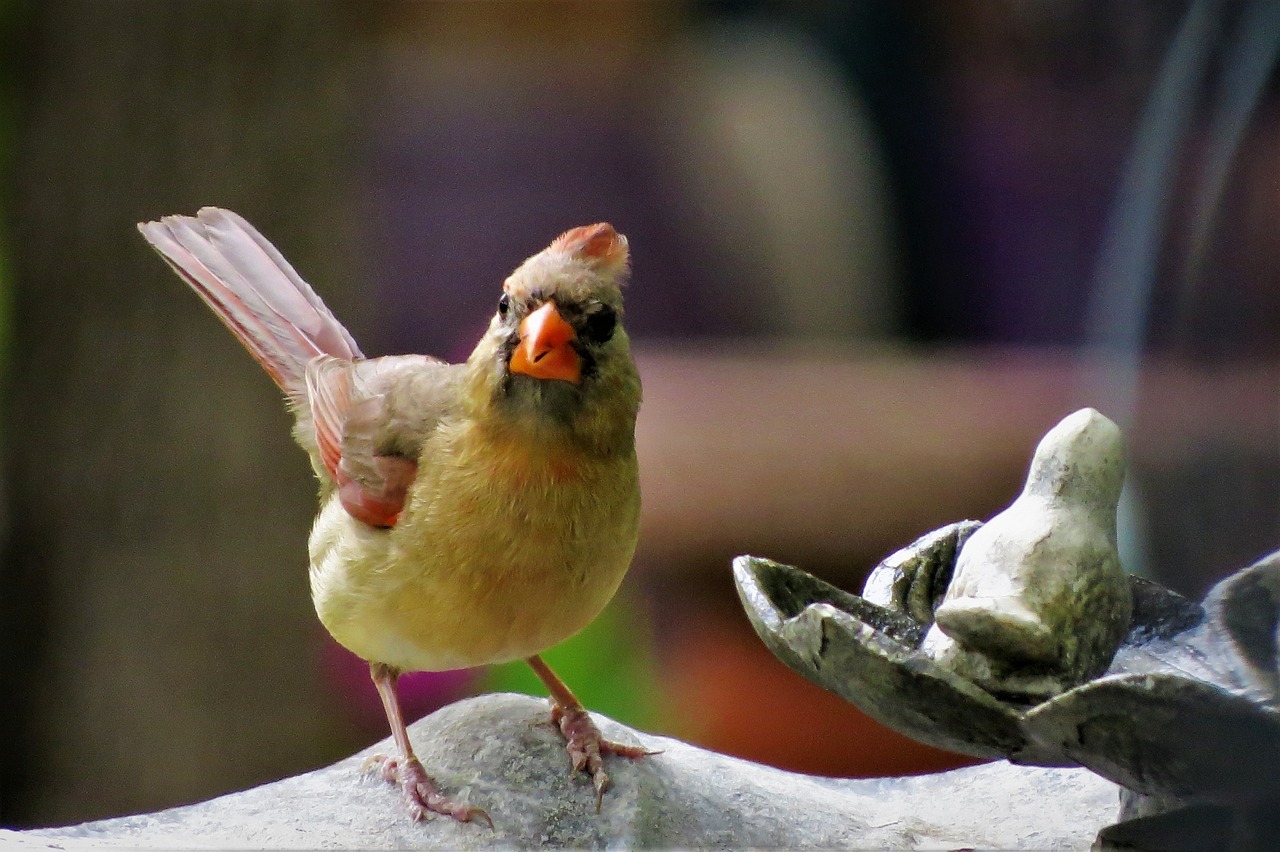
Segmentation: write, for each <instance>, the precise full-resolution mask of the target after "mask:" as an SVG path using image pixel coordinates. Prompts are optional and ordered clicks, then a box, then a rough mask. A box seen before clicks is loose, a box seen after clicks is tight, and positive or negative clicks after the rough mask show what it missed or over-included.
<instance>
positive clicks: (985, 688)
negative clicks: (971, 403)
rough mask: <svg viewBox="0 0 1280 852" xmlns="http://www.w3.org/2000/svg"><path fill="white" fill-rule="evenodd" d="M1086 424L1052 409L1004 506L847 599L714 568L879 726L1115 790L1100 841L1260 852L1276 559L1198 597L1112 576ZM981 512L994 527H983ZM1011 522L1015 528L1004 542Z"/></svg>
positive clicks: (769, 566)
mask: <svg viewBox="0 0 1280 852" xmlns="http://www.w3.org/2000/svg"><path fill="white" fill-rule="evenodd" d="M1103 420H1105V418H1101V415H1097V413H1096V412H1091V411H1088V410H1086V411H1084V412H1077V413H1076V414H1073V415H1071V416H1070V417H1068V418H1067V419H1066V420H1064V421H1063V423H1062V424H1059V426H1058V427H1055V429H1054V430H1052V431H1051V432H1050V433H1049V434H1048V435H1046V437H1045V440H1044V441H1042V442H1041V445H1040V448H1039V449H1038V450H1037V454H1036V460H1035V462H1033V464H1032V467H1031V473H1030V476H1029V477H1028V480H1029V481H1028V485H1027V488H1026V489H1025V490H1024V492H1023V494H1022V495H1021V496H1020V497H1019V498H1018V500H1017V501H1015V502H1014V504H1013V505H1012V506H1011V507H1010V508H1009V509H1008V510H1006V511H1005V512H1002V513H1001V514H1000V515H997V516H996V517H995V518H993V519H992V520H991V521H990V522H989V523H988V524H987V525H985V526H984V525H983V524H981V523H979V522H976V521H963V522H960V523H956V524H951V525H949V526H947V527H943V528H942V529H939V530H937V531H935V532H932V533H929V534H927V535H925V536H923V537H921V538H920V539H919V540H917V541H916V542H914V543H912V544H911V545H909V546H908V547H906V548H903V549H902V550H900V551H898V552H896V553H894V554H893V555H892V556H890V557H888V558H887V559H885V560H884V561H883V562H881V563H880V564H879V565H878V566H877V567H876V568H875V569H873V571H872V572H871V574H870V575H869V576H868V578H867V581H866V584H865V586H864V588H863V593H862V595H861V596H859V595H853V594H850V593H848V592H845V591H843V590H841V589H838V588H835V587H834V586H831V585H830V584H828V583H825V582H823V581H822V580H819V579H818V578H816V577H813V576H811V575H809V574H806V573H805V572H803V571H800V570H799V569H796V568H792V567H790V566H786V565H780V564H778V563H775V562H771V561H769V560H766V559H758V558H755V557H749V556H747V557H739V558H738V559H737V560H735V563H734V573H735V581H736V583H737V586H738V592H739V596H740V597H741V599H742V602H743V605H744V607H745V609H746V611H747V615H748V617H749V618H750V619H751V621H752V623H753V625H754V626H755V628H756V631H757V633H758V634H759V635H760V636H761V638H762V639H763V640H764V641H765V643H766V644H767V645H768V646H769V648H770V650H772V651H773V652H774V653H775V654H776V655H777V656H778V657H779V658H780V659H781V660H782V661H783V662H785V663H786V664H787V665H789V666H790V667H791V668H793V669H795V670H796V671H798V672H800V673H801V674H803V675H805V676H806V677H808V678H809V679H810V680H813V681H815V682H816V683H819V684H820V685H822V686H825V687H826V688H828V689H830V690H832V691H833V692H836V693H837V694H839V695H841V696H842V697H844V698H845V699H847V700H849V701H851V702H852V703H854V704H856V705H857V706H858V707H860V708H861V709H862V710H863V711H864V712H866V713H867V714H868V715H870V716H872V717H873V718H875V719H877V720H879V721H880V722H882V723H883V724H885V725H887V726H889V727H892V728H895V729H896V730H898V731H901V732H902V733H905V734H907V735H908V736H911V737H914V738H915V739H918V740H920V741H922V742H926V743H930V744H932V745H936V746H939V747H942V748H946V749H950V750H952V751H956V752H960V753H964V754H970V755H975V756H979V757H987V758H1007V759H1009V760H1010V761H1013V762H1015V763H1023V764H1035V765H1041V766H1069V765H1081V766H1085V767H1088V768H1089V769H1091V770H1093V771H1094V772H1097V773H1098V774H1100V775H1102V776H1103V777H1105V778H1108V779H1110V780H1113V781H1115V782H1116V783H1118V784H1120V785H1122V786H1123V787H1124V788H1126V798H1125V808H1124V810H1123V811H1122V816H1123V817H1125V818H1126V819H1128V821H1127V822H1125V823H1123V824H1122V825H1119V826H1113V827H1112V828H1110V829H1108V830H1107V831H1106V832H1104V833H1103V836H1102V840H1103V842H1104V845H1106V844H1119V845H1125V844H1134V845H1136V847H1138V848H1141V847H1143V846H1152V847H1159V848H1165V847H1167V848H1229V847H1234V848H1259V847H1261V848H1266V847H1268V846H1270V845H1272V841H1274V842H1275V846H1276V848H1280V665H1278V663H1277V633H1278V632H1280V553H1276V554H1272V555H1271V556H1268V557H1266V558H1265V559H1263V560H1262V561H1260V562H1258V563H1257V564H1255V565H1253V566H1250V567H1249V568H1246V569H1244V570H1242V571H1239V572H1237V573H1236V574H1234V575H1232V576H1230V577H1228V578H1226V579H1225V580H1223V581H1222V582H1220V583H1219V584H1218V585H1217V586H1215V587H1214V588H1213V589H1212V590H1211V591H1210V593H1209V594H1208V595H1207V596H1206V597H1205V600H1204V601H1203V603H1202V604H1196V603H1193V602H1191V601H1188V600H1186V599H1185V598H1183V597H1181V596H1179V595H1177V594H1175V593H1173V592H1171V591H1169V590H1167V589H1165V588H1163V587H1162V586H1160V585H1158V584H1156V583H1152V582H1150V581H1147V580H1143V579H1141V578H1137V577H1124V576H1123V575H1121V574H1119V573H1118V561H1117V560H1116V559H1115V557H1114V542H1115V537H1114V515H1115V498H1116V497H1117V496H1118V492H1119V475H1118V473H1117V470H1116V466H1117V465H1121V464H1122V463H1123V462H1122V460H1121V457H1120V456H1119V455H1118V451H1119V442H1118V431H1117V432H1113V431H1112V430H1113V429H1114V427H1113V426H1110V425H1109V421H1108V422H1106V423H1104V422H1102V421H1103ZM1090 424H1092V425H1090ZM1090 433H1092V437H1082V436H1089V435H1090ZM1095 438H1097V439H1100V440H1095ZM1046 450H1048V452H1046ZM1064 450H1065V453H1064V452H1063V451H1064ZM1042 463H1044V467H1042ZM1045 482H1051V483H1054V485H1053V489H1051V490H1053V491H1054V493H1055V494H1067V493H1069V494H1071V495H1073V497H1075V498H1077V499H1076V502H1077V504H1078V503H1079V502H1080V501H1079V499H1078V498H1080V497H1081V496H1083V497H1084V502H1085V503H1090V502H1091V503H1092V504H1093V505H1091V506H1086V507H1085V508H1083V509H1080V508H1079V507H1078V505H1077V508H1076V510H1075V511H1074V513H1068V512H1067V510H1065V509H1064V508H1063V507H1062V506H1061V505H1059V506H1056V507H1055V506H1054V505H1053V500H1051V499H1046V498H1045V496H1044V495H1038V494H1037V493H1036V492H1037V490H1038V489H1039V487H1040V486H1041V484H1043V483H1045ZM1028 495H1031V499H1028ZM1049 496H1052V495H1049ZM1037 514H1038V515H1039V517H1038V518H1037V517H1035V516H1036V515H1037ZM1019 515H1022V516H1023V517H1022V518H1019V517H1018V516H1019ZM1027 515H1031V516H1032V517H1031V518H1027V517H1026V516H1027ZM1010 518H1012V519H1013V521H1015V522H1017V523H1013V522H1011V521H1010ZM1046 523H1047V524H1048V526H1047V527H1046V526H1045V524H1046ZM1054 523H1057V524H1059V526H1053V524H1054ZM997 524H999V525H1000V526H1005V525H1006V524H1008V525H1009V526H1012V527H1013V529H1008V528H1006V529H1005V530H1000V529H997V530H996V531H995V533H987V532H986V531H987V528H988V527H990V526H996V525H997ZM1062 525H1066V526H1067V527H1068V528H1069V527H1071V526H1073V525H1074V526H1075V530H1074V532H1070V534H1064V533H1063V531H1062ZM1019 529H1021V530H1022V531H1024V532H1029V533H1031V534H1030V535H1028V536H1027V537H1025V538H1023V539H1021V541H1019V537H1018V534H1017V533H1018V531H1019ZM1037 529H1038V530H1040V531H1041V532H1039V533H1037V532H1035V531H1036V530H1037ZM1002 539H1003V540H1004V543H1003V544H1002V543H1001V541H1002ZM1100 539H1106V540H1107V545H1106V546H1103V545H1102V544H1100ZM1073 540H1075V541H1078V542H1079V543H1080V544H1079V548H1078V549H1077V550H1075V552H1074V554H1073V553H1072V549H1071V548H1070V547H1066V546H1065V545H1066V544H1068V543H1070V542H1071V541H1073ZM1009 541H1012V542H1013V543H1012V544H1010V543H1009ZM1046 542H1047V543H1046ZM1046 551H1052V552H1053V553H1054V556H1053V557H1052V559H1050V564H1048V565H1045V564H1038V563H1037V560H1039V559H1041V558H1042V557H1043V555H1044V553H1045V552H1046ZM1018 554H1021V555H1022V558H1014V556H1016V555H1018ZM1033 580H1034V582H1033ZM1118 580H1119V581H1122V583H1123V586H1124V587H1125V588H1121V587H1119V586H1118V585H1117V581H1118ZM1073 594H1078V595H1080V597H1081V598H1083V599H1085V600H1087V601H1088V603H1086V604H1083V605H1079V604H1077V603H1074V602H1073V601H1072V600H1071V596H1072V595H1073ZM961 603H963V606H959V605H960V604H961ZM952 606H958V607H959V608H958V609H957V610H956V611H957V612H962V613H964V615H963V616H962V617H961V618H960V625H959V626H958V627H957V623H956V621H955V619H954V618H952V617H951V616H950V615H944V613H946V612H948V609H949V607H952ZM974 612H978V613H979V615H976V616H974V615H972V613H974ZM1117 621H1118V625H1117ZM1044 634H1047V635H1048V637H1050V638H1048V639H1046V638H1045V635H1044ZM1068 634H1071V635H1068ZM1036 635H1039V636H1040V638H1038V639H1030V640H1029V641H1027V642H1025V643H1024V640H1027V638H1028V637H1029V636H1036ZM993 637H994V638H993ZM1028 647H1031V648H1034V649H1035V650H1034V651H1027V650H1026V649H1027V648H1028Z"/></svg>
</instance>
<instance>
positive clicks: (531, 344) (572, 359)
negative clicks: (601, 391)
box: [509, 302, 582, 385]
mask: <svg viewBox="0 0 1280 852" xmlns="http://www.w3.org/2000/svg"><path fill="white" fill-rule="evenodd" d="M576 336H577V335H576V334H574V331H573V326H571V325H569V323H567V322H565V320H564V317H562V316H560V312H559V311H558V310H556V303H555V302H547V303H546V304H545V305H543V306H542V307H540V308H538V309H537V310H536V311H534V312H533V313H531V314H529V316H527V317H525V318H524V320H523V321H522V322H521V323H520V345H518V346H517V347H516V350H515V352H512V353H511V363H510V365H509V366H510V369H511V372H513V373H524V374H525V375H526V376H532V377H533V378H535V379H559V380H560V381H564V382H572V383H573V384H575V385H576V384H577V383H578V382H579V381H580V380H581V379H582V359H581V358H579V357H578V353H577V352H574V351H573V347H572V346H570V345H569V344H570V343H572V342H573V339H574V338H575V337H576Z"/></svg>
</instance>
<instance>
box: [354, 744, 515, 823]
mask: <svg viewBox="0 0 1280 852" xmlns="http://www.w3.org/2000/svg"><path fill="white" fill-rule="evenodd" d="M374 768H377V770H378V774H379V775H381V776H382V778H383V779H384V780H385V781H388V782H390V783H392V784H395V785H397V786H398V787H399V788H400V793H401V795H402V796H404V801H405V805H406V806H407V807H408V809H409V816H410V818H412V819H413V821H414V822H421V821H422V820H424V819H426V818H427V815H428V814H432V813H436V814H442V815H444V816H448V817H452V818H453V819H455V820H457V821H458V822H474V821H477V820H483V821H484V822H486V823H488V824H489V828H490V830H492V829H493V820H492V819H491V818H490V817H489V815H488V814H487V813H485V811H484V809H482V808H477V807H474V806H472V805H464V804H460V803H458V802H455V801H453V800H452V799H450V798H449V797H448V796H446V795H444V794H443V793H441V792H440V790H439V789H437V788H436V785H435V782H434V781H432V780H431V777H430V776H429V775H427V771H426V770H425V769H423V768H422V763H421V762H419V760H418V759H417V758H416V757H411V758H409V759H407V760H405V759H403V758H398V757H388V756H387V755H385V754H375V755H374V756H373V757H371V758H369V759H368V760H366V761H365V762H364V770H365V771H366V772H368V771H370V770H373V769H374Z"/></svg>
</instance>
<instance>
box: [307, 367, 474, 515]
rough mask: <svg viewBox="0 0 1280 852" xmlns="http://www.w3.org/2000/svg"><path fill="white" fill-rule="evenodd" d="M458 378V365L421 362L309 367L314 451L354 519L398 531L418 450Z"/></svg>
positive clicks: (454, 390) (445, 409) (442, 414)
mask: <svg viewBox="0 0 1280 852" xmlns="http://www.w3.org/2000/svg"><path fill="white" fill-rule="evenodd" d="M460 376H461V366H460V365H454V364H446V363H444V362H443V361H439V360H437V359H435V358H431V357H429V356H426V355H396V356H389V357H385V358H373V359H370V360H367V361H355V362H352V361H347V360H344V359H339V358H330V357H324V356H322V357H320V358H316V359H314V360H313V361H312V362H311V363H310V364H308V365H307V373H306V382H307V397H308V400H309V402H310V408H311V420H312V429H313V431H314V435H315V442H316V446H317V451H318V454H319V457H320V460H321V462H322V463H323V464H324V467H325V468H326V470H328V472H329V474H330V476H332V477H333V479H334V481H335V482H336V483H337V485H338V495H339V498H340V499H341V500H342V505H343V506H344V507H345V508H346V510H347V511H348V512H349V513H350V514H351V515H352V517H355V518H357V519H358V520H361V521H364V522H365V523H367V524H370V525H372V526H377V527H391V526H395V523H396V521H397V520H398V519H399V517H400V513H401V511H403V509H404V504H405V500H406V498H407V495H408V490H409V486H410V485H411V484H412V483H413V479H414V477H415V476H416V475H417V471H418V456H419V454H420V453H421V451H422V446H423V444H424V443H425V442H426V440H427V438H428V437H430V435H431V433H432V432H434V431H435V429H436V427H437V426H438V425H439V423H440V421H441V419H442V418H444V417H445V416H446V415H447V414H448V413H449V412H450V410H451V409H452V407H453V405H454V401H455V400H456V399H457V384H458V380H459V378H460Z"/></svg>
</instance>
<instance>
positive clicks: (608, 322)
mask: <svg viewBox="0 0 1280 852" xmlns="http://www.w3.org/2000/svg"><path fill="white" fill-rule="evenodd" d="M617 327H618V312H617V311H615V310H614V309H613V308H611V307H609V306H608V305H601V306H600V309H599V310H597V311H593V312H592V313H589V314H587V317H586V322H585V323H584V325H583V328H582V336H583V337H585V338H587V340H589V341H591V342H592V343H604V342H605V341H607V340H608V339H609V338H611V337H613V330H614V329H615V328H617Z"/></svg>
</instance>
